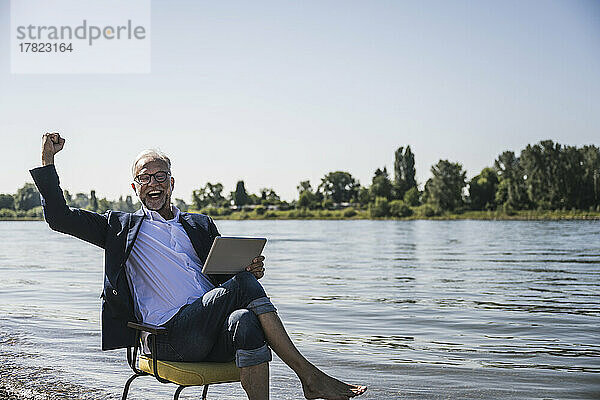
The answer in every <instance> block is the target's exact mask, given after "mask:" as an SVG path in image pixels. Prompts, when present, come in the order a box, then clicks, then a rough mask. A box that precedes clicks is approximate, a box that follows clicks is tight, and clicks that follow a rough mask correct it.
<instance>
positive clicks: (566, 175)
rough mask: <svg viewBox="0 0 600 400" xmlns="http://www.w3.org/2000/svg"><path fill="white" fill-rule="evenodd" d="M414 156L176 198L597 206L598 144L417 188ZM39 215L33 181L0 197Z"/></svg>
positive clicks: (323, 205)
mask: <svg viewBox="0 0 600 400" xmlns="http://www.w3.org/2000/svg"><path fill="white" fill-rule="evenodd" d="M415 177H416V169H415V154H414V153H413V152H412V150H411V148H410V146H406V147H399V148H398V149H397V150H396V151H395V153H394V164H393V176H390V173H388V170H387V168H386V167H385V166H384V167H383V168H377V169H376V170H375V172H374V174H373V178H372V179H371V183H370V185H368V186H363V185H361V184H360V182H359V181H358V180H356V179H355V178H354V177H353V176H352V175H351V174H350V173H349V172H346V171H332V172H328V173H327V174H325V175H324V176H323V177H322V178H321V181H320V182H319V184H318V185H317V186H316V187H313V185H312V184H311V182H310V181H309V180H305V181H301V182H299V184H298V185H297V190H298V197H297V198H296V199H294V200H292V201H291V202H286V201H283V200H281V199H280V197H279V195H277V193H276V192H275V190H274V189H272V188H262V189H260V190H259V193H257V194H254V193H248V191H247V190H246V188H245V184H244V181H243V180H240V181H238V182H237V184H236V188H235V190H234V191H231V192H229V193H224V187H223V185H222V184H221V183H211V182H207V183H206V184H205V185H204V186H203V187H200V188H199V189H196V190H194V191H193V192H192V202H191V204H189V205H188V204H187V203H186V202H185V201H184V200H182V199H175V201H174V203H175V205H177V206H178V207H179V208H180V209H182V210H188V208H189V209H192V210H195V211H200V212H206V213H209V214H211V215H227V214H230V213H233V212H236V211H240V210H254V211H255V212H256V213H257V214H263V213H265V212H266V211H267V210H268V209H271V208H274V209H279V210H289V209H303V210H315V209H336V208H345V207H353V208H360V209H364V210H368V211H369V215H370V216H372V217H389V216H392V217H408V216H410V215H412V214H413V213H414V212H415V210H419V211H420V212H421V213H422V215H424V216H434V215H439V214H442V213H444V212H455V213H460V212H463V211H466V210H481V211H483V210H490V211H492V210H501V211H503V212H504V213H507V214H511V213H514V212H515V211H518V210H572V209H577V210H590V211H600V149H599V148H598V147H597V146H595V145H585V146H583V147H576V146H569V145H561V144H558V143H554V142H553V141H552V140H544V141H541V142H539V143H537V144H534V145H527V146H526V147H525V148H524V149H522V150H521V152H520V154H519V155H517V154H515V153H514V152H513V151H504V152H502V153H501V154H500V155H498V157H497V158H496V159H495V160H494V162H493V163H492V165H490V166H488V167H485V168H483V169H482V171H481V172H480V173H479V174H478V175H476V176H474V177H473V178H471V179H470V180H467V176H466V171H465V170H464V169H463V166H462V164H460V163H459V162H451V161H449V160H439V161H438V162H437V163H436V164H435V165H433V166H432V167H431V178H429V179H428V180H427V181H426V182H425V184H424V185H423V189H419V185H418V184H417V181H416V178H415ZM65 199H66V201H67V204H68V205H69V206H71V207H79V208H86V209H89V210H92V211H98V212H104V211H106V210H108V209H113V210H122V211H129V212H132V211H135V210H136V209H138V208H139V206H140V205H139V202H135V203H134V202H133V200H132V197H131V196H126V197H125V199H123V197H121V198H119V200H117V201H110V200H107V199H106V198H101V199H98V198H97V197H96V193H95V191H93V190H92V191H91V192H90V194H89V195H88V194H85V193H77V194H75V195H74V196H72V195H71V194H70V193H69V192H68V191H66V190H65ZM38 215H41V211H40V199H39V194H38V193H37V190H36V188H35V185H33V184H31V183H26V184H25V185H24V186H23V187H22V188H20V189H18V190H17V193H15V194H0V217H10V216H32V217H33V216H38Z"/></svg>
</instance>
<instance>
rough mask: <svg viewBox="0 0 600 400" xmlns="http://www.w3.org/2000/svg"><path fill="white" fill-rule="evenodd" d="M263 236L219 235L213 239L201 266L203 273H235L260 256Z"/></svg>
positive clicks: (263, 241) (264, 242)
mask: <svg viewBox="0 0 600 400" xmlns="http://www.w3.org/2000/svg"><path fill="white" fill-rule="evenodd" d="M266 243H267V239H265V238H242V237H224V236H219V237H217V238H216V239H215V241H214V242H213V244H212V247H211V248H210V251H209V252H208V257H206V262H205V263H204V267H203V268H202V273H203V274H236V273H238V272H240V271H243V270H244V269H245V268H246V267H247V266H248V265H250V264H252V260H253V259H254V258H255V257H258V256H260V254H261V253H262V251H263V248H264V247H265V244H266Z"/></svg>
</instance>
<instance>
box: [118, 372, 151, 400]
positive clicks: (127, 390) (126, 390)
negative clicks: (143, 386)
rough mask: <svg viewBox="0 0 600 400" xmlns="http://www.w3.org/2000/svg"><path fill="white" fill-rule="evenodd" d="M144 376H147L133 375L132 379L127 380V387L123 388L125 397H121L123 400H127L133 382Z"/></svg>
mask: <svg viewBox="0 0 600 400" xmlns="http://www.w3.org/2000/svg"><path fill="white" fill-rule="evenodd" d="M142 375H145V374H133V375H131V377H130V378H129V379H127V382H126V383H125V387H124V388H123V397H121V400H126V399H127V393H128V392H129V386H131V382H133V380H134V379H135V378H137V377H140V376H142Z"/></svg>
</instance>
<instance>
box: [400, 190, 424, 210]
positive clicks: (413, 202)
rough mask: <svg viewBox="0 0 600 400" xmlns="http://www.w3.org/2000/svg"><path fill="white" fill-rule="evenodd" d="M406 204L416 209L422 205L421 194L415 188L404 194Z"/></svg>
mask: <svg viewBox="0 0 600 400" xmlns="http://www.w3.org/2000/svg"><path fill="white" fill-rule="evenodd" d="M404 203H406V204H408V205H409V206H413V207H416V206H418V205H420V204H421V192H419V189H418V188H417V187H416V186H415V187H411V188H410V189H408V190H407V191H406V193H404Z"/></svg>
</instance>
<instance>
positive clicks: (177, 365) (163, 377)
mask: <svg viewBox="0 0 600 400" xmlns="http://www.w3.org/2000/svg"><path fill="white" fill-rule="evenodd" d="M127 326H128V327H130V328H133V329H135V330H136V338H135V343H136V344H137V345H136V346H134V347H133V348H132V347H128V348H127V363H128V364H129V366H130V367H131V369H132V370H133V372H134V374H133V375H132V376H131V377H130V378H129V379H128V380H127V382H126V383H125V388H124V389H123V397H122V400H125V399H127V393H128V392H129V386H131V382H133V380H134V379H136V378H138V377H140V376H145V375H152V376H154V377H155V378H156V379H157V380H158V381H159V382H161V383H174V384H176V385H179V386H178V388H177V390H175V395H174V396H173V399H174V400H177V399H179V394H180V393H181V391H182V390H183V389H185V388H186V387H189V386H204V390H203V392H202V399H203V400H206V394H207V393H208V386H209V385H212V384H217V383H230V382H239V381H240V370H239V368H238V367H237V366H236V365H235V362H233V361H231V362H227V363H215V362H175V361H161V360H157V359H156V340H152V341H151V342H152V347H153V348H152V351H151V353H152V355H151V356H148V355H139V356H138V348H140V347H141V346H140V345H139V343H140V335H141V332H148V333H150V334H151V335H162V334H165V333H167V330H166V329H165V328H163V327H160V326H156V325H150V324H139V323H135V322H129V323H128V324H127ZM136 364H137V365H136Z"/></svg>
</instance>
